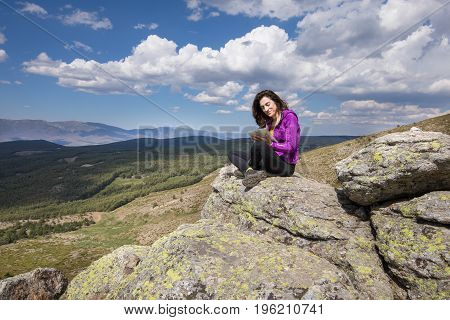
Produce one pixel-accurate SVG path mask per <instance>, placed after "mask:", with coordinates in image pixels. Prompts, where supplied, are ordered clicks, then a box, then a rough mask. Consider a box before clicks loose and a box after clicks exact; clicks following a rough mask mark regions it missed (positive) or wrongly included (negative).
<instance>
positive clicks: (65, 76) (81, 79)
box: [24, 0, 450, 116]
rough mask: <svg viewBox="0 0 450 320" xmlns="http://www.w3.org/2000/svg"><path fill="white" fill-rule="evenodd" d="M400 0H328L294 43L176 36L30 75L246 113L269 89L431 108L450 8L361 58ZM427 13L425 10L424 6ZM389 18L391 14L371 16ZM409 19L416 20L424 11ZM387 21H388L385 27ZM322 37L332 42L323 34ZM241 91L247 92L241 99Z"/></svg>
mask: <svg viewBox="0 0 450 320" xmlns="http://www.w3.org/2000/svg"><path fill="white" fill-rule="evenodd" d="M391 1H394V0H389V1H387V2H386V3H383V2H381V1H374V2H372V1H362V2H361V1H352V2H349V3H343V4H339V5H337V4H336V6H335V7H336V8H337V9H336V10H337V11H336V14H335V15H333V14H332V11H330V10H331V9H330V8H331V7H332V1H331V2H330V1H328V2H327V5H328V6H329V7H330V8H329V7H325V6H324V7H322V8H319V9H317V10H315V11H311V12H309V11H308V12H306V13H305V16H304V17H303V18H302V20H301V21H302V22H301V23H300V24H299V35H300V36H299V37H298V38H290V37H289V35H288V33H287V32H286V31H285V30H283V29H282V28H280V27H278V26H275V25H272V26H260V27H257V28H254V29H253V30H251V31H249V32H248V33H246V34H244V35H242V36H241V37H238V38H235V39H231V40H229V41H228V42H227V43H225V44H224V45H223V46H222V47H221V48H219V49H213V48H209V47H203V48H198V47H197V46H196V45H194V44H191V43H189V44H187V45H185V46H184V47H181V48H177V44H176V43H175V42H173V41H171V40H168V39H165V38H161V37H158V36H156V35H150V36H148V37H147V39H145V40H143V41H142V42H141V43H139V44H138V45H137V46H136V47H135V48H133V50H132V52H131V53H130V55H128V56H126V57H124V58H123V59H120V60H116V61H109V62H105V63H99V62H96V61H93V60H90V61H86V60H83V59H76V60H74V61H72V62H63V61H57V60H53V59H51V58H49V57H48V56H47V55H46V54H45V53H42V54H41V55H40V56H39V57H38V58H36V59H34V60H31V61H27V62H25V63H24V69H25V71H27V72H30V73H36V74H41V75H48V76H53V77H56V78H58V83H59V84H61V85H64V86H69V87H70V86H71V87H74V88H76V89H79V90H89V91H92V92H99V93H111V92H114V93H130V92H131V90H130V87H131V88H139V90H140V91H139V92H140V93H149V92H151V87H153V86H160V85H167V86H170V87H171V88H179V89H180V90H181V91H183V89H187V88H189V89H191V90H193V91H194V92H196V93H190V94H186V95H185V96H186V97H187V98H189V99H191V100H193V101H197V102H202V103H209V104H217V105H234V106H236V108H240V109H244V108H241V107H240V106H246V105H247V106H250V105H251V102H252V99H253V98H254V95H255V94H256V93H257V92H258V91H259V90H262V89H266V88H271V89H273V90H274V91H276V92H278V93H280V94H281V96H282V97H284V98H285V99H286V100H287V101H288V102H289V104H290V105H292V106H294V107H295V106H298V105H301V103H302V100H301V97H300V96H299V95H298V93H299V92H304V93H308V92H319V93H320V92H321V93H327V94H331V95H335V96H338V97H348V96H355V95H356V96H358V99H360V100H364V99H366V100H369V99H373V97H374V95H389V94H392V95H396V97H397V98H398V99H399V101H401V100H403V101H410V100H412V99H411V97H412V96H414V95H417V94H423V95H426V96H427V97H429V101H430V103H431V102H432V101H433V100H432V99H441V100H440V101H443V100H445V99H447V98H448V96H450V90H448V89H449V86H448V79H450V64H448V63H446V61H449V58H450V46H449V44H448V37H449V36H448V35H447V34H446V32H448V30H447V29H445V28H444V27H443V26H445V24H446V23H448V22H446V21H447V19H445V20H442V19H441V20H440V17H441V14H442V12H439V13H436V15H434V16H433V17H432V18H431V19H430V21H429V22H428V23H427V24H425V25H420V26H418V27H417V28H413V29H411V30H409V31H408V32H407V33H405V34H404V35H402V37H399V38H396V39H395V40H394V41H392V42H391V43H389V44H388V45H386V46H385V47H383V48H382V49H381V50H379V52H377V53H376V54H374V55H371V56H370V57H368V58H366V59H365V60H364V61H362V62H361V55H364V54H366V53H367V52H369V51H370V50H368V49H367V46H365V44H371V43H370V41H371V40H368V39H369V38H370V37H371V35H372V34H375V33H378V32H381V33H382V34H383V36H382V37H381V36H378V35H373V37H374V38H376V39H378V40H383V39H384V38H383V37H384V35H386V34H390V33H389V32H393V31H392V30H397V29H398V28H400V27H399V26H396V25H395V26H394V25H392V26H391V27H390V28H388V27H386V26H387V25H388V24H389V21H390V20H392V19H393V18H391V17H389V18H387V15H386V12H383V13H380V12H382V11H381V10H382V9H383V10H385V11H386V10H387V9H386V8H385V6H387V5H392V4H391ZM431 1H434V0H431ZM202 3H204V2H202V1H189V2H188V7H189V6H190V7H191V8H196V7H198V6H199V5H200V4H202ZM230 3H231V2H230ZM323 3H325V2H323ZM402 3H403V2H402ZM433 3H435V4H440V3H441V2H439V1H435V2H433ZM409 5H410V7H411V10H414V7H416V6H415V5H414V4H413V3H412V2H411V3H410V4H409ZM357 9H358V10H357ZM417 10H418V11H420V12H422V11H421V10H424V9H422V6H421V5H419V6H417ZM366 11H367V12H366ZM379 15H381V16H382V17H383V18H376V19H372V18H370V17H372V16H375V17H378V16H379ZM359 16H361V17H363V18H364V19H366V18H367V19H369V18H370V19H372V20H370V19H369V20H370V21H369V20H368V21H367V22H366V25H367V26H364V23H363V20H364V19H360V18H358V17H359ZM369 16H370V17H369ZM408 17H410V18H408V19H410V20H414V19H415V17H416V15H412V14H410V15H408ZM383 19H387V20H386V22H384V25H381V21H383ZM364 28H366V29H364ZM396 28H397V29H396ZM328 29H330V30H329V31H327V30H328ZM370 30H372V31H370ZM383 30H384V31H383ZM449 30H450V29H449ZM321 32H322V33H324V34H325V35H324V38H321V37H320V33H321ZM327 32H328V34H327ZM302 37H306V39H310V40H311V39H312V38H313V37H317V39H316V40H317V41H316V42H317V46H316V47H311V46H310V47H305V44H303V42H302V41H304V40H301V39H302ZM339 37H341V38H339ZM336 39H338V40H339V41H336ZM311 42H314V41H312V40H311ZM368 47H370V46H368ZM355 65H357V66H355ZM352 66H355V67H353V68H350V67H352ZM349 68H350V70H349V71H347V72H344V71H345V70H347V69H349ZM342 73H343V74H342ZM330 79H331V80H333V79H335V80H334V81H331V82H330ZM124 83H126V84H127V86H125V85H124ZM325 83H327V85H324V84H325ZM109 90H111V91H109ZM241 92H244V93H243V95H242V96H239V95H240V94H241ZM225 93H226V94H225ZM346 99H347V100H348V98H346ZM321 116H326V115H321Z"/></svg>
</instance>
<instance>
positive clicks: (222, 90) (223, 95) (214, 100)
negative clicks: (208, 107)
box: [185, 81, 244, 106]
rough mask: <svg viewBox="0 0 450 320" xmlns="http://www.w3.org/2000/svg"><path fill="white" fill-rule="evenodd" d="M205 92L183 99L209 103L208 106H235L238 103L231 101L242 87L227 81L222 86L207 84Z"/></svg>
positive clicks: (186, 95)
mask: <svg viewBox="0 0 450 320" xmlns="http://www.w3.org/2000/svg"><path fill="white" fill-rule="evenodd" d="M207 87H208V88H207V90H205V91H202V92H200V93H198V94H197V95H195V96H192V95H189V94H185V97H186V98H188V99H190V100H192V101H195V102H201V103H209V104H217V105H224V104H225V105H227V106H230V105H237V104H238V103H239V102H238V101H237V100H235V99H231V98H233V97H235V96H236V95H237V94H238V93H239V92H241V90H242V88H243V87H244V86H243V85H241V84H239V83H237V82H234V81H228V82H226V83H225V84H223V85H217V84H215V83H208V84H207Z"/></svg>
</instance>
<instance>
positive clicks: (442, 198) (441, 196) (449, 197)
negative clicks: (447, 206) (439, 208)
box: [439, 193, 450, 201]
mask: <svg viewBox="0 0 450 320" xmlns="http://www.w3.org/2000/svg"><path fill="white" fill-rule="evenodd" d="M439 200H441V201H449V200H450V196H448V195H446V194H442V193H441V194H439Z"/></svg>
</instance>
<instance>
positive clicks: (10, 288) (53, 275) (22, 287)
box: [0, 268, 68, 300]
mask: <svg viewBox="0 0 450 320" xmlns="http://www.w3.org/2000/svg"><path fill="white" fill-rule="evenodd" d="M67 283H68V281H67V279H66V277H65V276H64V274H63V273H62V272H61V271H59V270H56V269H51V268H38V269H35V270H33V271H30V272H27V273H24V274H20V275H18V276H15V277H11V278H7V279H4V280H1V281H0V300H53V299H58V298H59V297H60V296H61V295H62V294H63V293H64V291H65V290H66V288H67Z"/></svg>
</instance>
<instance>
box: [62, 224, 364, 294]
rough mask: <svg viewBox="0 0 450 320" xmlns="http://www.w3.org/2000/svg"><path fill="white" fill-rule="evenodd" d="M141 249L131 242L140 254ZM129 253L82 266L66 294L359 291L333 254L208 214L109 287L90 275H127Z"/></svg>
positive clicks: (160, 242)
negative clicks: (249, 230) (259, 233)
mask: <svg viewBox="0 0 450 320" xmlns="http://www.w3.org/2000/svg"><path fill="white" fill-rule="evenodd" d="M139 250H141V248H139V247H136V248H134V247H127V251H128V252H129V253H131V252H134V254H136V255H138V253H137V251H139ZM123 255H124V251H123V249H118V250H116V251H114V252H113V253H111V254H109V255H108V256H105V257H103V258H101V259H100V260H99V261H97V262H96V263H94V264H93V265H91V266H90V267H89V268H88V269H87V270H86V271H85V272H82V273H80V274H79V275H78V276H77V277H76V278H75V279H74V280H73V282H74V283H77V284H83V285H72V284H71V286H70V287H69V289H68V294H67V296H68V298H70V299H92V298H97V297H99V296H102V297H104V298H106V299H302V298H308V299H355V298H358V293H357V291H356V290H355V288H354V287H353V286H352V283H351V282H350V280H349V279H348V277H347V276H346V274H345V273H343V272H341V271H340V270H339V269H338V268H336V267H335V266H334V265H333V264H331V263H329V262H328V261H327V260H325V259H323V258H320V257H318V256H316V255H315V254H313V253H311V252H309V251H308V250H304V249H301V248H298V247H296V246H285V245H283V244H280V243H277V242H275V241H271V240H270V239H268V238H265V237H257V236H254V235H253V234H251V233H246V232H242V231H240V230H238V229H237V228H236V227H235V226H234V225H232V224H218V221H213V220H208V219H203V220H200V221H199V222H198V223H196V224H193V225H183V226H181V227H179V229H178V230H177V231H175V232H173V233H172V234H170V235H169V236H166V237H164V238H162V239H160V240H158V241H157V242H155V243H154V244H153V246H152V247H151V249H150V250H149V251H148V252H146V253H145V254H144V255H142V256H140V259H142V260H141V262H140V263H139V264H138V265H137V266H136V267H135V269H134V270H133V272H132V273H130V274H129V275H127V276H125V277H122V276H120V277H117V278H115V279H116V280H117V281H115V280H114V281H110V280H108V281H106V282H107V283H108V286H104V285H100V286H99V285H98V284H93V281H97V280H95V279H94V280H93V277H92V275H95V274H98V275H99V278H101V277H102V275H104V273H105V271H106V270H107V269H108V268H111V269H112V270H113V271H112V273H113V274H118V273H119V274H121V273H120V270H121V269H123V267H124V265H125V263H124V262H123V259H122V257H123ZM113 261H114V263H113ZM119 261H122V262H121V263H120V265H119V264H118V263H119ZM94 278H95V277H94Z"/></svg>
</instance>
